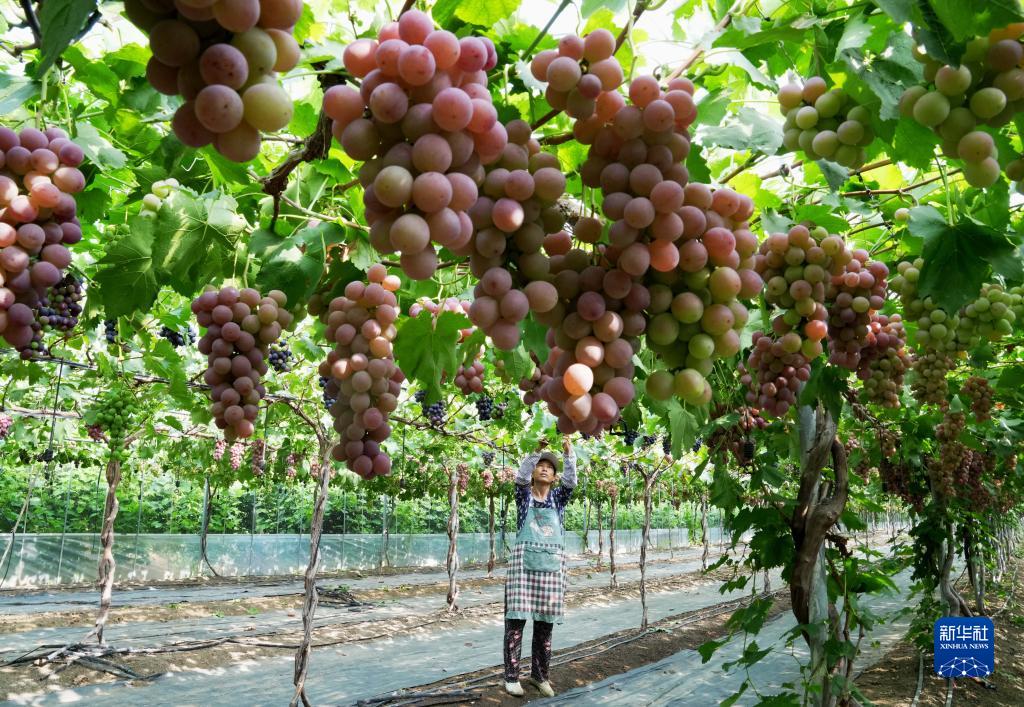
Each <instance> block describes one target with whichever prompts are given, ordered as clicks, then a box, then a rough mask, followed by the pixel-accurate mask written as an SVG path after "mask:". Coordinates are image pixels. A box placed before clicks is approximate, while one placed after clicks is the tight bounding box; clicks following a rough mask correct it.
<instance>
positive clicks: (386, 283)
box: [319, 263, 405, 479]
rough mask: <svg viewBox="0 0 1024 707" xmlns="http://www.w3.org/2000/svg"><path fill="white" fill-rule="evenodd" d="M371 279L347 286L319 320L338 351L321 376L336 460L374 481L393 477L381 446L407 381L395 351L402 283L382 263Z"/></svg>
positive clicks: (375, 267) (373, 268) (374, 267)
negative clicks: (337, 436) (335, 438)
mask: <svg viewBox="0 0 1024 707" xmlns="http://www.w3.org/2000/svg"><path fill="white" fill-rule="evenodd" d="M366 277H367V282H360V281H358V280H353V281H352V282H350V283H348V284H347V285H346V286H345V294H344V295H343V296H341V297H335V298H334V299H333V300H331V302H330V304H329V305H328V307H327V311H326V312H324V313H323V314H322V315H321V316H320V319H321V321H322V322H323V323H324V324H325V326H326V330H325V332H324V334H325V336H326V337H327V341H328V342H330V343H333V344H334V348H333V349H332V350H331V351H330V352H329V353H328V354H327V358H326V359H325V360H324V361H323V362H322V363H321V364H320V369H319V373H320V375H321V376H324V377H325V378H327V379H328V381H327V384H326V386H325V388H324V391H325V394H327V393H329V394H330V395H331V397H332V398H334V400H335V402H334V404H333V405H332V406H331V409H330V412H331V416H332V417H334V429H335V430H336V431H337V432H338V433H339V434H340V440H339V441H338V443H337V444H336V445H335V446H334V448H333V450H332V456H333V458H334V459H335V460H336V461H339V462H345V464H346V465H347V466H348V468H349V469H350V470H352V471H354V472H355V473H357V474H359V475H360V476H361V477H363V478H364V479H369V478H372V477H374V476H387V475H388V474H390V473H391V458H390V457H389V456H388V455H387V453H385V452H384V450H383V449H381V444H382V443H383V442H384V441H385V440H386V439H387V438H388V437H389V436H390V435H391V426H390V425H389V424H388V416H389V415H390V414H391V413H392V412H394V411H395V408H397V407H398V395H399V393H400V392H401V390H402V382H403V381H404V380H405V375H404V374H403V373H402V370H401V369H400V368H399V367H398V366H397V365H396V364H395V357H394V350H393V348H392V342H393V341H394V339H395V334H396V329H395V320H396V319H397V318H398V311H399V310H398V299H397V298H396V297H395V292H396V291H397V290H398V288H399V287H400V286H401V281H400V280H399V279H398V277H397V276H394V275H388V272H387V268H386V267H384V266H383V265H381V264H379V263H378V264H375V265H371V266H370V268H369V269H368V270H367V273H366Z"/></svg>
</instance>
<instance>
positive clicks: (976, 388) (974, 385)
mask: <svg viewBox="0 0 1024 707" xmlns="http://www.w3.org/2000/svg"><path fill="white" fill-rule="evenodd" d="M960 392H961V393H963V395H964V397H965V398H967V399H968V400H969V401H970V403H971V412H973V413H974V419H975V420H977V421H978V422H987V421H988V420H991V419H992V397H993V394H994V393H993V391H992V386H991V385H989V382H988V379H987V378H982V377H981V376H971V377H970V378H968V379H967V380H966V381H964V384H963V386H962V387H961V388H960Z"/></svg>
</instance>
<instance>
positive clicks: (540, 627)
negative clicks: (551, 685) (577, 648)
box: [505, 619, 554, 682]
mask: <svg viewBox="0 0 1024 707" xmlns="http://www.w3.org/2000/svg"><path fill="white" fill-rule="evenodd" d="M525 627H526V619H505V682H518V681H519V658H520V656H522V654H523V629H524V628H525ZM552 628H554V624H549V623H546V622H544V621H534V622H533V646H532V648H531V650H530V654H531V656H530V677H532V678H534V679H535V680H540V681H542V682H543V681H545V680H547V679H548V667H549V666H550V665H551V629H552Z"/></svg>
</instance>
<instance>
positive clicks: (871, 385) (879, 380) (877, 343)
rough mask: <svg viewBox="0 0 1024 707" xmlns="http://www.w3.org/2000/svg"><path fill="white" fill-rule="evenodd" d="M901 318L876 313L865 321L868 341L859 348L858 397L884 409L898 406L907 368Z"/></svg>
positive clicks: (907, 361)
mask: <svg viewBox="0 0 1024 707" xmlns="http://www.w3.org/2000/svg"><path fill="white" fill-rule="evenodd" d="M906 343H907V332H906V330H905V329H904V328H903V318H902V317H900V315H898V314H894V315H892V316H891V317H890V316H886V315H884V314H875V315H873V316H872V317H871V323H870V324H868V333H867V341H866V343H865V345H864V346H863V347H862V348H861V350H860V361H859V362H858V363H857V377H858V378H860V380H861V381H863V384H864V388H863V389H862V390H861V400H862V401H864V402H865V403H875V404H877V405H881V406H883V407H887V408H897V407H899V406H900V391H901V390H903V378H904V376H905V375H906V372H907V370H908V369H909V368H910V354H909V353H908V352H907V349H906Z"/></svg>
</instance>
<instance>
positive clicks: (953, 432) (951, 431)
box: [928, 409, 967, 498]
mask: <svg viewBox="0 0 1024 707" xmlns="http://www.w3.org/2000/svg"><path fill="white" fill-rule="evenodd" d="M966 422H967V417H966V415H964V413H962V412H953V411H952V410H948V409H947V410H946V412H945V414H944V415H943V418H942V422H940V423H939V424H938V425H936V426H935V440H936V441H937V442H938V443H939V445H938V452H937V454H936V455H935V456H934V457H933V458H932V459H930V460H929V463H928V474H929V476H930V478H931V481H932V486H933V488H934V489H935V491H936V492H937V493H938V494H939V496H941V497H945V498H952V497H954V496H955V495H956V481H957V476H958V475H959V473H960V468H961V465H962V464H963V462H964V458H965V452H966V451H967V448H966V447H965V446H964V445H963V443H962V442H960V435H961V433H962V432H963V431H964V428H965V427H966Z"/></svg>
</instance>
